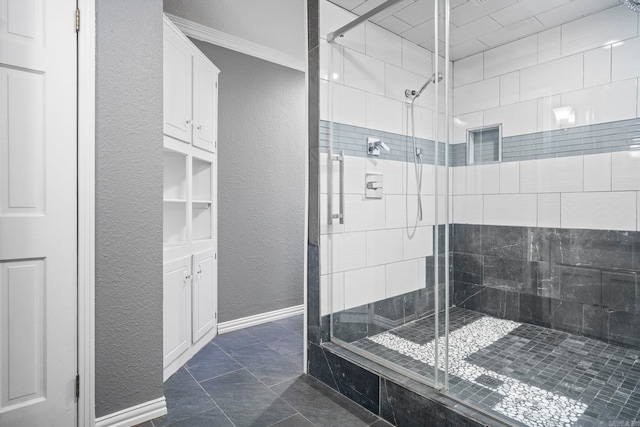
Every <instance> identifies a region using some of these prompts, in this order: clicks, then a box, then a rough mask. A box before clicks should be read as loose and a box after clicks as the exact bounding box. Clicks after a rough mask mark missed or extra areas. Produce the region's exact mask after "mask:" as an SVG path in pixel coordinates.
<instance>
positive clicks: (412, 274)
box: [320, 0, 640, 314]
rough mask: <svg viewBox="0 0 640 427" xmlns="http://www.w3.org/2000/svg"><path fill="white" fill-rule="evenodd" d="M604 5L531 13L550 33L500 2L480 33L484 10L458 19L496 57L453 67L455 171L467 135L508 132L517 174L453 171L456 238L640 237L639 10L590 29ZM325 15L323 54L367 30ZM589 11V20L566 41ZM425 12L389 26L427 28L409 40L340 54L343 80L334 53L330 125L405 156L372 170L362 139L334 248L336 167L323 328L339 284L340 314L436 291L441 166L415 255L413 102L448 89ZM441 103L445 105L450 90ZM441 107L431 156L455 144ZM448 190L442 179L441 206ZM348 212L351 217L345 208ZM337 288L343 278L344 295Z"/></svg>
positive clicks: (333, 9)
mask: <svg viewBox="0 0 640 427" xmlns="http://www.w3.org/2000/svg"><path fill="white" fill-rule="evenodd" d="M602 1H605V0H581V1H580V2H575V1H569V0H567V1H566V3H565V4H564V5H563V6H561V7H556V8H554V9H552V10H548V12H547V9H545V8H546V7H547V6H548V4H549V2H548V1H529V2H527V3H528V7H531V8H535V10H536V12H542V13H541V14H540V15H538V18H539V21H536V22H532V21H530V20H526V19H524V18H525V16H523V15H522V13H523V9H522V4H521V3H522V2H517V1H516V0H500V1H496V2H491V3H492V4H493V5H495V6H496V7H498V3H499V4H500V5H499V9H500V12H499V13H497V14H494V16H493V18H492V19H486V20H485V22H483V21H482V20H480V21H478V22H477V24H476V25H472V26H470V27H469V26H467V27H465V31H464V32H463V31H456V29H455V26H457V25H459V24H462V23H466V21H465V20H466V19H467V18H466V16H467V15H466V12H465V10H466V8H472V7H474V8H475V7H476V6H474V5H472V3H471V2H468V3H466V6H461V7H458V8H456V9H455V10H456V13H455V14H454V16H452V20H453V23H454V27H453V30H452V34H451V36H452V40H453V41H454V44H455V49H457V52H458V51H459V52H463V51H465V49H467V50H468V51H469V52H471V50H469V49H471V48H477V47H478V46H481V47H483V46H484V45H486V50H485V51H484V52H483V53H480V54H475V55H472V56H469V57H466V58H464V59H461V60H459V61H457V62H455V63H454V64H451V65H452V67H451V68H452V70H453V74H452V76H451V79H450V81H451V84H452V85H453V91H452V96H451V102H450V106H451V111H452V113H453V115H452V119H453V120H452V123H451V139H450V143H452V144H459V145H461V146H462V147H460V146H456V145H454V146H453V147H452V151H451V156H452V158H454V164H455V165H457V164H464V143H466V140H467V129H473V128H478V127H481V126H485V125H491V124H497V123H501V124H502V126H503V128H502V129H503V137H504V138H505V149H504V153H503V156H504V160H505V161H504V162H503V163H500V164H488V165H474V166H456V167H453V168H451V171H450V172H451V182H450V186H451V187H450V188H451V190H452V193H451V194H452V197H451V198H450V199H449V203H450V214H451V222H452V223H468V224H492V225H518V226H538V227H563V228H587V229H613V230H634V231H635V230H640V215H638V212H640V196H639V194H640V150H638V151H629V149H628V147H629V142H628V140H624V137H625V136H624V135H625V133H624V132H627V134H629V133H630V132H636V133H637V132H638V131H640V130H639V129H638V125H637V124H634V123H633V122H627V123H623V122H622V121H624V120H627V121H629V120H631V119H633V118H635V117H640V105H639V104H638V103H639V100H640V87H639V86H640V85H639V77H640V61H638V59H637V58H639V57H640V37H639V32H638V16H637V14H633V13H629V11H628V10H627V9H626V8H625V7H624V5H619V6H616V5H617V0H606V1H607V2H609V3H610V4H611V6H613V7H611V8H610V9H606V10H604V11H601V12H598V13H595V14H593V15H589V14H590V13H592V12H593V11H595V10H599V9H600V8H601V7H602ZM423 3H424V2H416V3H415V4H414V6H412V7H413V8H420V7H422V6H421V5H423ZM578 3H579V4H578ZM320 4H321V20H320V26H321V29H320V31H321V34H320V36H321V38H323V39H326V35H327V33H328V32H329V31H333V30H335V29H337V28H338V27H340V26H342V25H344V24H346V23H347V22H350V21H351V20H352V19H353V18H354V15H353V14H351V13H350V12H347V11H345V10H343V9H341V8H339V7H337V6H335V5H333V4H330V3H328V2H326V1H321V3H320ZM556 4H557V3H556ZM483 7H493V6H492V5H491V4H489V3H487V4H485V5H483ZM575 8H579V9H580V10H581V11H583V14H585V15H588V16H585V17H583V18H580V19H578V20H574V21H572V22H569V23H566V24H563V25H561V26H554V25H557V24H558V23H559V22H561V20H562V16H563V14H565V13H568V11H571V10H575ZM409 9H410V8H409V7H407V8H405V9H403V12H404V11H406V12H404V13H406V14H407V16H405V17H404V18H403V19H404V20H405V22H403V21H402V20H400V19H398V18H396V17H390V16H388V15H387V16H381V17H378V18H377V19H379V20H380V19H384V20H385V23H388V21H389V20H395V21H396V22H395V23H394V25H396V26H397V27H398V31H406V30H407V27H406V25H407V23H409V24H412V25H418V24H422V25H419V26H418V27H416V28H415V29H414V30H412V31H409V32H407V33H406V34H405V35H406V37H407V38H400V37H398V36H397V35H395V34H392V33H391V32H389V31H387V30H384V29H382V28H380V27H378V26H377V25H375V24H374V23H367V24H366V25H362V26H359V27H357V28H356V29H354V30H352V31H350V32H349V33H348V34H347V35H346V36H345V37H343V38H340V39H339V40H337V41H336V44H334V47H333V49H334V52H333V63H332V64H330V58H331V55H330V53H331V49H332V48H331V47H330V46H329V45H328V44H327V43H326V42H325V41H321V47H320V58H321V67H320V78H321V82H320V115H321V120H327V121H328V120H333V121H334V122H335V123H341V124H345V125H352V126H357V127H359V128H366V129H371V130H372V131H378V132H379V135H387V134H386V133H390V134H388V135H389V139H390V140H392V142H393V144H394V145H392V146H391V148H392V152H391V153H389V154H388V155H386V154H383V155H382V156H381V157H380V158H370V157H366V156H365V154H364V147H365V139H366V137H365V136H363V134H358V136H357V137H354V138H355V139H357V140H359V139H362V146H361V147H360V146H359V145H358V148H356V149H354V150H352V151H350V152H348V153H347V156H346V159H345V192H346V197H345V202H346V206H345V224H344V226H340V225H338V224H337V223H336V224H335V225H333V227H332V232H333V235H331V236H330V235H327V234H326V233H327V232H328V226H327V225H326V224H327V223H328V218H327V212H326V211H327V200H328V199H327V197H328V196H327V176H326V168H327V166H326V165H327V158H326V156H327V155H326V153H325V154H323V155H322V156H321V164H320V170H321V183H320V186H321V193H322V196H321V213H320V214H321V221H322V224H323V225H322V233H323V235H322V236H321V239H322V241H321V248H322V253H321V270H322V271H321V273H322V274H323V276H322V278H323V280H322V281H321V287H323V307H322V313H323V314H327V313H328V311H327V310H328V309H327V308H326V306H328V305H329V304H328V298H329V297H328V292H327V290H326V289H325V288H326V286H327V284H328V283H329V282H332V283H333V288H334V289H333V290H334V292H333V297H332V298H333V302H332V304H333V308H334V311H339V310H341V309H344V308H350V307H355V306H358V305H362V304H367V303H370V302H373V301H377V300H380V299H383V298H385V297H387V298H388V297H390V296H395V295H400V294H402V293H404V292H409V291H412V290H415V289H420V288H422V287H424V286H425V283H426V276H425V275H426V265H425V257H427V256H430V255H432V252H433V247H432V246H433V227H432V225H433V224H434V223H435V218H434V216H435V213H434V208H435V198H434V192H435V184H434V178H433V177H434V175H433V174H434V170H435V166H433V150H432V152H431V156H432V157H431V158H430V159H426V162H427V163H430V164H427V165H425V166H424V171H423V174H424V176H423V180H422V194H423V197H422V202H423V213H424V216H423V220H422V221H418V222H417V225H418V228H417V231H416V234H415V236H414V237H413V239H409V237H408V234H407V230H410V229H411V228H410V227H411V226H412V225H413V224H414V223H415V222H416V214H417V197H416V193H417V185H416V181H415V172H414V165H413V162H412V155H410V153H411V150H412V148H411V141H410V138H408V137H406V135H408V134H409V132H410V128H411V127H410V125H411V123H410V115H409V112H410V109H409V108H408V103H407V102H406V99H405V97H404V90H405V89H417V88H418V87H419V86H420V85H421V84H423V83H424V82H425V81H426V79H427V78H428V77H430V76H431V75H432V73H433V63H434V58H433V53H432V52H429V51H428V50H426V49H424V48H422V47H420V46H418V45H417V44H415V43H414V42H415V41H426V40H427V39H428V37H429V36H428V34H427V32H426V30H425V29H426V28H427V27H428V23H426V22H425V23H421V22H413V23H412V22H411V21H412V20H418V19H423V18H424V17H425V16H426V15H425V14H427V13H432V11H431V10H429V9H430V8H427V9H428V10H424V11H413V12H411V11H410V10H409ZM490 21H493V22H490ZM456 22H458V24H456ZM498 24H500V25H509V26H511V27H510V28H511V29H512V30H511V34H506V33H505V34H502V35H499V37H498V39H495V37H491V36H487V35H486V33H487V31H488V30H489V29H491V28H493V27H496V25H498ZM540 24H542V25H543V26H544V27H546V29H545V28H543V27H542V26H541V25H540ZM536 25H538V26H540V32H538V33H537V34H535V35H533V36H528V37H525V38H522V39H519V40H514V41H511V42H508V41H509V40H510V37H511V38H517V37H519V35H518V28H520V29H522V28H525V27H527V26H528V27H531V26H536ZM476 37H477V39H476ZM409 40H412V41H409ZM505 42H508V43H506V44H505ZM492 46H497V47H493V48H491V47H492ZM483 48H484V47H483ZM459 52H458V53H459ZM441 62H442V61H441ZM330 78H333V80H334V82H333V83H332V84H331V87H330V84H329V82H328V80H329V79H330ZM438 88H439V92H440V104H441V105H442V104H443V103H444V93H445V91H444V86H439V87H438ZM330 97H331V100H330V99H329V98H330ZM434 101H435V90H434V85H431V86H430V87H429V88H427V90H426V91H425V93H424V94H423V95H422V96H421V97H420V98H419V100H418V101H417V103H416V104H417V107H416V108H415V119H416V124H415V128H416V133H417V136H418V138H420V141H419V146H420V147H424V146H425V145H424V144H427V145H426V146H430V145H429V144H432V140H433V139H434V137H435V135H434V130H435V127H436V124H437V125H438V128H439V129H438V130H439V132H438V133H439V137H444V136H445V133H446V132H445V131H446V127H445V124H444V115H443V114H440V116H439V117H438V118H437V120H436V117H435V116H436V115H435V112H434V109H435V105H434ZM330 102H331V104H330ZM560 107H569V108H568V111H571V112H572V113H573V114H572V115H570V116H569V117H561V116H559V115H558V114H559V111H560V110H558V108H560ZM554 110H555V111H554ZM621 126H626V128H625V130H621ZM572 130H574V131H572ZM358 131H359V132H362V131H363V130H362V129H359V130H358ZM321 132H326V129H324V130H321ZM365 132H366V130H365ZM384 138H385V137H384V136H382V139H383V140H384ZM355 139H354V140H355ZM534 141H535V144H537V146H536V147H535V148H534V146H533V145H534ZM420 144H422V145H420ZM460 148H462V150H460ZM620 150H622V151H620ZM636 154H638V156H636ZM556 156H564V157H556ZM440 157H441V158H442V157H443V155H442V152H441V154H440ZM545 157H548V158H545ZM460 159H462V162H461V160H460ZM335 166H336V168H335V170H334V181H333V182H334V183H335V185H337V183H338V176H337V163H336V164H335ZM438 170H439V171H440V170H442V172H444V169H443V168H438ZM366 173H382V174H383V176H384V196H383V198H382V199H366V198H365V197H364V189H365V184H364V177H365V174H366ZM444 185H445V180H444V174H443V173H441V174H439V191H440V192H441V193H442V192H443V190H444ZM332 200H333V203H334V205H336V208H334V210H336V209H337V204H338V198H337V196H334V198H333V199H332ZM439 201H440V203H439V208H440V215H442V214H443V212H444V209H445V207H446V203H445V200H444V198H443V197H441V198H439ZM441 220H442V218H441ZM329 273H334V274H333V276H332V280H331V281H329V280H328V278H329V276H328V274H329Z"/></svg>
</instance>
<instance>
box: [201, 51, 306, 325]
mask: <svg viewBox="0 0 640 427" xmlns="http://www.w3.org/2000/svg"><path fill="white" fill-rule="evenodd" d="M195 43H196V45H197V46H198V47H199V48H200V50H202V51H203V52H204V53H205V55H207V56H208V57H209V58H210V59H211V60H212V61H213V63H214V64H216V66H217V67H218V68H220V70H221V73H220V83H219V87H220V90H219V105H220V107H219V119H220V122H219V130H218V132H219V135H218V146H219V150H218V155H219V157H218V164H219V171H218V191H219V196H218V228H219V237H218V247H219V251H218V253H219V259H218V296H219V299H218V306H219V313H220V316H219V320H220V321H222V322H225V321H229V320H234V319H238V318H241V317H246V316H251V315H254V314H260V313H265V312H268V311H272V310H278V309H281V308H286V307H291V306H294V305H299V304H302V303H303V284H304V277H303V259H304V244H305V242H304V192H305V185H304V162H305V152H306V150H307V141H306V135H305V82H304V73H302V72H299V71H295V70H292V69H289V68H286V67H282V66H279V65H276V64H272V63H270V62H266V61H263V60H260V59H256V58H254V57H251V56H248V55H244V54H241V53H237V52H233V51H231V50H227V49H224V48H221V47H219V46H214V45H211V44H208V43H204V42H200V41H195Z"/></svg>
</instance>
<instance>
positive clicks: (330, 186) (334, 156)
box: [325, 0, 475, 409]
mask: <svg viewBox="0 0 640 427" xmlns="http://www.w3.org/2000/svg"><path fill="white" fill-rule="evenodd" d="M399 1H401V0H387V1H386V2H385V3H382V4H381V5H379V6H378V7H376V8H374V9H372V10H371V11H370V12H368V13H366V14H364V15H362V16H360V17H358V18H356V19H355V20H353V21H352V22H350V23H348V24H346V25H344V26H343V27H341V28H339V29H337V30H335V31H334V32H331V33H329V34H328V35H327V41H328V42H329V46H330V52H331V55H330V58H329V64H330V65H329V68H328V81H329V84H328V86H329V95H328V98H329V102H328V116H329V149H328V159H327V210H328V212H327V218H328V223H327V224H326V225H327V227H328V232H327V236H328V248H327V251H326V254H327V260H325V261H328V262H329V267H328V274H327V287H328V289H327V299H326V300H327V303H328V305H329V338H330V342H331V343H334V344H336V345H338V346H339V347H342V348H344V349H346V350H348V351H351V352H353V353H355V354H357V355H359V356H362V357H364V358H365V359H368V360H371V361H373V362H375V363H377V364H379V365H381V366H384V367H386V368H388V369H391V370H393V371H395V372H398V373H400V374H402V375H404V376H406V377H408V378H410V379H412V380H415V381H417V382H419V383H422V384H425V385H427V386H429V387H432V388H433V389H434V390H437V391H438V392H440V393H443V394H445V395H447V397H453V396H449V394H448V388H449V372H448V360H449V357H448V350H449V349H448V345H449V344H448V339H449V303H448V301H449V299H450V298H449V285H450V283H449V282H450V280H449V279H450V278H449V274H448V273H445V274H444V290H445V295H444V301H445V304H444V310H443V312H444V318H445V319H444V333H443V335H444V358H443V363H442V365H444V369H443V371H444V375H443V380H442V381H440V380H439V371H440V368H439V366H440V365H441V364H440V357H441V354H440V353H441V351H442V349H441V348H440V346H439V341H440V338H439V337H440V331H439V329H440V325H439V320H438V317H439V314H440V306H441V302H440V299H441V298H440V297H441V296H440V295H439V291H438V288H439V285H440V284H439V277H440V271H439V258H440V256H441V255H440V252H439V248H440V242H439V228H440V226H441V225H443V226H444V230H445V242H444V253H443V255H444V256H443V258H444V269H445V272H448V271H449V256H448V251H449V223H450V221H449V214H450V212H449V205H450V198H451V195H450V186H449V134H450V129H449V128H450V126H449V123H450V122H451V117H450V111H449V109H450V105H449V104H450V102H449V97H450V95H451V94H450V88H449V83H450V73H451V70H450V66H449V63H450V62H449V30H450V26H449V18H450V17H449V1H450V0H433V5H434V16H435V17H438V16H440V13H441V11H440V8H439V6H440V5H441V4H442V6H443V9H444V17H443V18H444V45H445V52H444V76H445V77H444V79H443V82H444V87H445V97H444V98H445V101H444V110H445V111H444V118H445V120H444V123H445V129H444V133H443V136H444V138H443V139H444V141H442V140H441V139H440V137H439V136H440V135H439V133H440V130H439V129H438V122H439V115H440V112H441V111H442V106H441V105H440V94H439V87H440V86H441V85H440V84H435V85H434V86H435V101H434V103H435V108H434V117H435V120H434V152H435V161H434V177H433V178H434V210H435V215H434V218H435V224H434V225H433V230H434V231H433V248H434V251H433V258H434V272H433V276H434V280H433V283H434V312H433V314H431V315H432V316H434V319H435V324H434V336H435V337H436V339H434V348H435V363H434V367H433V369H434V371H433V372H434V373H433V378H428V377H424V376H423V375H420V374H417V373H415V372H413V371H411V370H409V369H407V368H404V367H402V366H399V365H397V364H395V363H393V362H389V361H387V360H385V359H384V358H382V357H380V356H377V355H374V354H372V353H370V352H367V351H366V350H362V349H359V348H357V347H356V346H353V345H352V344H350V343H348V342H346V341H343V340H341V339H340V338H337V337H335V335H334V310H333V252H334V251H333V246H334V239H333V237H334V234H333V227H334V224H335V222H334V221H335V220H339V223H340V224H343V223H344V220H345V217H346V216H345V212H344V153H343V152H339V153H335V152H334V149H333V148H334V147H333V142H334V123H335V121H334V114H333V100H334V85H335V84H336V83H335V82H334V73H333V69H332V67H333V64H334V50H335V41H336V40H337V39H338V37H340V36H342V35H344V34H345V33H346V32H348V31H349V30H351V29H352V28H355V27H357V26H358V25H360V24H362V23H364V22H366V21H368V19H369V18H370V17H372V16H374V15H375V14H377V13H379V12H381V11H383V10H384V9H386V8H387V7H389V6H392V5H393V4H396V3H398V2H399ZM428 1H431V0H428ZM439 21H440V19H434V35H435V37H434V38H435V40H436V42H435V46H434V49H433V57H434V60H433V70H434V72H435V73H436V75H437V73H438V72H439V70H440V61H441V59H440V52H439V43H438V41H440V40H441V38H440V35H439V31H440V29H441V27H440V25H439ZM427 74H428V73H427ZM443 143H444V147H445V150H444V152H445V158H444V162H443V164H442V167H443V168H444V176H445V183H444V189H445V192H444V194H443V195H441V194H439V183H438V176H439V174H440V170H439V168H440V167H441V166H440V163H441V162H440V159H439V158H438V155H439V151H440V150H439V147H440V145H441V144H443ZM334 162H339V164H340V191H339V204H340V209H339V212H338V213H335V212H334V210H333V205H334V203H333V197H334V192H333V190H334V187H335V186H334V183H333V177H334ZM406 191H407V189H405V192H406ZM405 195H406V193H405ZM441 196H444V201H445V207H444V220H445V221H444V224H440V218H439V217H440V215H439V210H440V206H439V198H440V197H441ZM454 400H456V401H457V400H458V399H455V398H454ZM460 403H465V402H460ZM465 405H466V403H465ZM474 409H475V408H474Z"/></svg>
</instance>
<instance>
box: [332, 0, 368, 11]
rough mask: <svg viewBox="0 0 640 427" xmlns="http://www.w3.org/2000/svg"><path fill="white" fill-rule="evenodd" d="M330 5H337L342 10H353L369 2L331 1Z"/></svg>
mask: <svg viewBox="0 0 640 427" xmlns="http://www.w3.org/2000/svg"><path fill="white" fill-rule="evenodd" d="M331 3H334V4H337V5H338V6H340V7H341V8H343V9H347V10H353V9H355V8H356V7H358V6H360V5H361V4H364V3H369V2H368V1H366V0H332V1H331Z"/></svg>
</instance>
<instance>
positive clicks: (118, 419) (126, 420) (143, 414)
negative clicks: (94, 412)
mask: <svg viewBox="0 0 640 427" xmlns="http://www.w3.org/2000/svg"><path fill="white" fill-rule="evenodd" d="M166 414H167V402H166V401H165V398H164V396H162V397H160V398H158V399H154V400H150V401H148V402H145V403H141V404H139V405H136V406H131V407H130V408H126V409H123V410H121V411H118V412H114V413H113V414H109V415H105V416H104V417H100V418H96V427H131V426H135V425H138V424H141V423H143V422H145V421H149V420H152V419H154V418H158V417H161V416H163V415H166Z"/></svg>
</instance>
